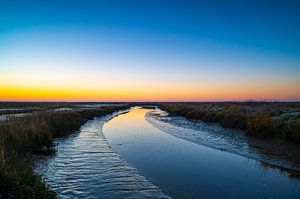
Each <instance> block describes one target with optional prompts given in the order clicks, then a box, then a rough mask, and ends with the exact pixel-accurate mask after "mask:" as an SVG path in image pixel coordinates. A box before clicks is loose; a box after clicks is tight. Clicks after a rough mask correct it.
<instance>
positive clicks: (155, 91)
mask: <svg viewBox="0 0 300 199" xmlns="http://www.w3.org/2000/svg"><path fill="white" fill-rule="evenodd" d="M287 86H288V85H277V86H275V87H274V86H273V87H270V86H268V85H261V86H260V87H257V86H256V85H254V86H252V87H251V86H250V85H248V86H245V85H240V86H239V85H236V86H234V87H233V86H230V85H223V86H205V87H201V86H196V85H194V86H190V87H187V86H184V85H183V86H176V87H169V86H164V85H162V86H159V85H156V86H153V87H147V86H141V87H132V88H131V87H123V88H117V87H111V88H109V87H107V88H103V87H98V88H97V87H93V88H89V89H88V88H76V87H74V88H72V87H59V88H58V87H43V86H38V85H37V86H35V87H33V86H31V87H30V86H20V85H6V86H2V85H0V90H1V92H0V100H2V101H10V100H16V101H205V100H212V101H213V100H217V101H222V100H249V99H254V100H266V99H267V100H298V99H300V95H299V93H297V89H296V88H288V87H287ZM295 94H298V95H295Z"/></svg>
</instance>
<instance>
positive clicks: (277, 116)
mask: <svg viewBox="0 0 300 199" xmlns="http://www.w3.org/2000/svg"><path fill="white" fill-rule="evenodd" d="M159 106H160V108H162V109H163V110H166V111H167V112H169V114H170V115H178V116H183V117H186V118H192V119H200V120H202V121H205V122H217V123H220V124H221V125H222V126H223V127H228V128H235V129H240V130H244V131H245V132H246V134H247V135H249V136H255V137H258V138H272V137H273V138H280V139H282V140H286V141H289V142H293V143H296V144H300V105H299V103H267V102H262V103H257V102H254V103H250V102H248V103H234V102H232V103H198V104H189V103H169V104H167V103H163V104H160V105H159Z"/></svg>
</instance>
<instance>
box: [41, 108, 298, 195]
mask: <svg viewBox="0 0 300 199" xmlns="http://www.w3.org/2000/svg"><path fill="white" fill-rule="evenodd" d="M155 112H157V110H155V111H154V110H151V109H137V108H136V109H132V110H131V111H130V112H128V113H124V114H119V115H118V114H113V115H110V116H107V117H102V118H95V119H94V120H91V121H89V122H87V123H86V124H84V125H83V126H82V127H81V129H80V130H79V131H78V132H77V133H75V134H73V135H72V136H70V137H68V138H65V139H58V140H56V144H57V153H56V154H55V155H53V156H51V157H47V158H44V159H41V158H39V159H37V162H36V172H37V173H39V174H41V175H42V176H43V178H44V180H45V182H46V183H47V184H48V185H49V186H50V187H51V188H52V189H53V190H54V191H56V192H57V193H58V194H59V196H60V198H169V197H173V198H183V199H185V198H197V199H201V198H203V199H206V198H251V199H252V198H291V199H292V198H300V181H299V180H296V179H291V178H289V177H288V176H287V174H285V173H281V172H280V170H278V169H272V168H268V167H264V166H263V165H262V164H261V163H260V162H259V161H256V160H252V159H248V158H245V157H243V156H240V155H235V154H233V153H228V152H225V151H220V150H216V149H213V148H211V147H205V146H203V145H201V144H200V143H195V142H193V141H187V140H185V139H181V138H179V136H178V135H181V133H185V134H186V135H185V136H187V135H188V134H189V132H190V131H189V130H187V131H186V132H184V131H182V128H181V127H178V125H174V124H172V122H167V121H164V122H165V123H166V124H168V125H169V126H168V127H169V128H168V130H166V129H164V128H159V126H161V125H158V124H159V123H157V122H159V121H156V119H155V118H154V117H152V116H154V115H153V114H152V113H155ZM113 116H116V117H113ZM180 128H181V129H180ZM170 129H172V130H173V131H174V132H175V131H176V132H177V133H175V134H172V133H171V132H170ZM174 132H173V133H174ZM179 132H181V133H179ZM178 133H179V134H178ZM190 133H192V131H191V132H190ZM203 133H205V132H203ZM182 138H185V137H182ZM204 138H205V137H204ZM207 139H208V138H207ZM222 141H223V142H225V144H226V142H227V141H226V139H225V140H224V139H222ZM228 144H230V142H229V141H228ZM231 144H232V143H231ZM229 146H230V145H229ZM241 150H243V147H242V148H241Z"/></svg>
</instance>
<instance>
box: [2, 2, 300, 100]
mask: <svg viewBox="0 0 300 199" xmlns="http://www.w3.org/2000/svg"><path fill="white" fill-rule="evenodd" d="M249 99H254V100H300V1H296V0H295V1H286V0H282V1H276V0H275V1H253V0H252V1H250V0H249V1H242V0H237V1H230V0H228V1H227V0H226V1H208V0H207V1H200V0H199V1H174V0H173V1H164V0H161V1H156V0H149V1H147V0H145V1H129V0H128V1H125V0H123V1H100V0H98V1H92V0H85V1H83V0H82V1H77V0H59V1H56V0H51V1H46V0H43V1H30V0H27V1H14V0H7V1H0V100H73V101H74V100H75V101H76V100H83V101H90V100H91V101H96V100H97V101H123V100H126V101H139V100H143V101H152V100H166V101H173V100H176V101H178V100H179V101H180V100H184V101H187V100H188V101H190V100H192V101H197V100H200V101H206V100H218V101H219V100H249Z"/></svg>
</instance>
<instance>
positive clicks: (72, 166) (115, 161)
mask: <svg viewBox="0 0 300 199" xmlns="http://www.w3.org/2000/svg"><path fill="white" fill-rule="evenodd" d="M110 118H111V116H108V117H102V118H95V119H94V120H91V121H89V122H87V123H86V124H84V125H83V126H82V127H81V129H80V131H79V132H78V133H76V134H73V135H72V136H70V137H69V138H67V139H58V140H56V144H57V153H56V154H55V155H54V156H52V157H50V158H49V157H47V158H45V159H41V158H37V162H36V169H35V171H36V172H37V173H39V174H41V175H42V176H43V178H44V180H45V182H46V183H47V184H48V186H49V187H50V188H51V189H52V190H54V191H55V192H57V193H58V195H59V197H60V198H66V199H67V198H68V199H69V198H100V199H101V198H103V199H110V198H113V199H115V198H130V199H132V198H136V199H140V198H169V197H168V196H167V195H165V194H164V193H163V192H162V191H161V189H160V188H159V187H157V186H155V185H153V184H152V183H151V182H150V181H149V180H148V179H146V178H145V177H144V176H142V175H141V174H140V172H139V171H138V170H137V169H136V168H134V167H132V166H131V165H129V164H128V163H127V162H126V161H125V160H124V159H122V158H121V157H120V156H119V155H118V154H117V153H115V152H114V151H113V149H112V148H111V147H110V145H109V144H108V143H107V141H106V139H105V137H104V136H103V133H102V131H101V129H102V126H103V123H104V122H106V121H107V120H108V119H110Z"/></svg>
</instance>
